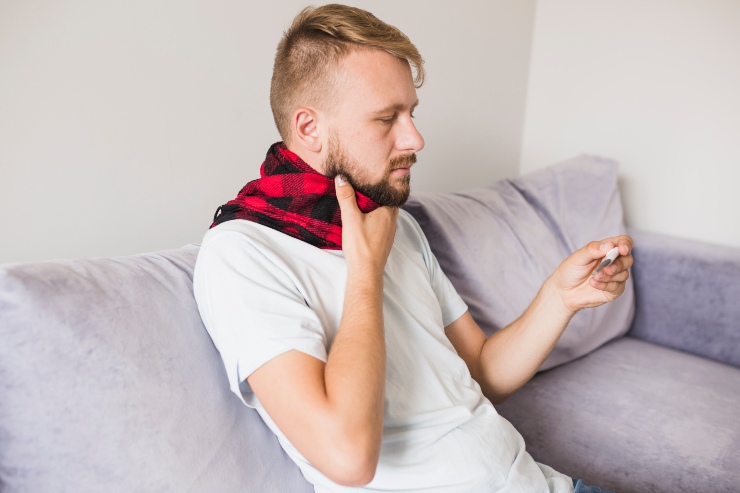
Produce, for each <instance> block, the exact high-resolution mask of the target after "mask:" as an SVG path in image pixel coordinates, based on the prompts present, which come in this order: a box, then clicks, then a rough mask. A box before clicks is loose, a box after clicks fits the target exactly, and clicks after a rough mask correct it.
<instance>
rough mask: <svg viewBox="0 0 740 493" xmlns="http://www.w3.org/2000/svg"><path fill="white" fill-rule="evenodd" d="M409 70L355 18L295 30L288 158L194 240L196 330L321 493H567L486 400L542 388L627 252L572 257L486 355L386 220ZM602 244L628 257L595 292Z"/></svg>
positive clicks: (399, 176) (416, 237)
mask: <svg viewBox="0 0 740 493" xmlns="http://www.w3.org/2000/svg"><path fill="white" fill-rule="evenodd" d="M422 63H423V61H422V58H421V56H420V55H419V53H418V51H417V50H416V48H415V47H414V45H413V44H411V42H410V41H409V40H408V38H407V37H406V36H405V35H404V34H403V33H401V32H400V31H399V30H397V29H396V28H394V27H392V26H389V25H387V24H385V23H383V22H381V21H380V20H378V19H376V18H375V17H374V16H372V15H371V14H370V13H368V12H365V11H362V10H360V9H355V8H350V7H344V6H339V5H327V6H324V7H319V8H315V9H313V8H308V9H306V10H304V11H303V12H301V13H300V14H299V15H298V16H297V17H296V19H295V20H294V22H293V24H292V26H291V27H290V28H289V29H288V31H287V32H286V33H285V35H284V36H283V39H282V41H281V42H280V44H279V46H278V51H277V55H276V58H275V67H274V73H273V79H272V87H271V97H270V99H271V105H272V109H273V114H274V116H275V122H276V124H277V127H278V130H279V131H280V134H281V136H282V138H283V141H284V142H283V143H278V144H275V145H273V146H272V147H271V148H270V151H269V152H268V155H267V158H266V160H265V162H264V164H263V166H262V169H261V178H260V179H258V180H255V181H253V182H250V183H249V184H247V185H246V186H245V187H244V188H243V189H242V190H241V192H240V193H239V195H238V196H237V198H236V199H234V200H232V201H230V202H228V203H227V204H225V205H224V206H222V207H220V208H219V210H218V211H217V215H216V218H215V221H214V224H213V226H212V229H211V230H210V231H209V232H208V233H207V234H206V235H205V238H204V240H203V244H202V247H201V250H200V253H199V257H198V261H197V264H196V270H195V279H194V285H195V294H196V299H197V301H198V305H199V309H200V311H201V315H202V317H203V320H204V322H205V325H206V327H207V328H208V331H209V333H210V334H211V337H212V338H213V341H214V343H215V344H216V347H217V348H218V349H219V351H220V352H221V355H222V358H223V360H224V365H225V367H226V370H227V373H228V376H229V380H230V383H231V388H232V390H233V391H234V392H235V393H236V394H237V395H238V396H240V397H241V398H242V399H243V400H244V402H245V404H246V405H248V406H251V407H254V408H255V409H257V411H258V412H259V413H260V415H261V416H262V418H263V419H264V421H265V422H266V423H267V425H268V426H269V427H270V428H271V429H272V431H273V432H274V433H275V434H276V435H277V436H278V438H279V440H280V443H281V445H282V446H283V448H284V449H285V450H286V452H287V453H288V454H289V455H290V457H291V458H292V459H293V460H294V461H295V462H296V463H297V464H298V466H299V467H300V468H301V470H302V472H303V474H304V476H305V477H306V478H307V479H308V480H309V481H310V482H311V483H313V484H314V485H315V488H316V491H319V492H325V491H327V492H328V491H332V492H335V491H350V489H351V490H352V491H357V489H356V488H352V487H358V486H362V487H361V488H359V491H418V492H421V491H435V492H441V491H445V492H468V491H470V492H479V491H480V492H483V491H486V492H488V491H511V492H513V491H517V492H570V491H573V482H572V481H571V478H569V477H567V476H565V475H562V474H560V473H558V472H556V471H554V470H552V469H551V468H549V467H547V466H544V465H540V464H537V463H536V462H534V460H533V459H532V458H531V456H529V454H528V453H527V452H526V451H525V448H524V443H523V440H522V438H521V436H520V435H519V434H518V432H517V431H516V430H515V429H514V428H513V427H512V426H511V424H509V423H508V421H506V420H505V419H503V418H501V417H500V416H499V415H498V414H497V413H496V411H495V409H494V407H493V406H492V404H491V402H494V403H496V402H500V401H502V400H504V399H505V398H506V397H507V396H509V395H511V394H512V393H513V392H515V391H516V390H517V389H518V388H520V387H521V386H522V385H523V384H524V383H525V382H526V381H528V380H529V379H530V378H531V377H532V376H533V375H534V374H535V372H536V371H537V369H538V368H539V367H540V366H541V364H542V363H543V361H544V360H545V358H546V357H547V355H548V354H549V353H550V351H551V350H552V348H553V347H554V346H555V344H556V342H557V340H558V338H559V337H560V335H561V334H562V332H563V331H564V330H565V327H566V325H567V324H568V321H569V320H570V318H571V317H572V316H573V314H574V313H575V312H576V311H578V310H580V309H583V308H587V307H592V306H598V305H600V304H603V303H605V302H608V301H611V300H613V299H614V298H616V297H617V296H619V295H620V294H621V293H622V292H623V290H624V284H625V281H626V280H627V277H628V272H627V269H628V268H629V267H630V266H631V264H632V258H631V256H630V255H629V253H630V250H631V248H632V242H631V240H630V238H628V237H618V238H610V239H606V240H602V241H601V242H593V243H591V244H589V245H587V246H585V247H584V248H582V249H581V250H579V251H577V252H575V253H574V254H573V255H571V256H570V257H569V258H568V259H566V260H565V261H564V262H563V263H562V264H561V265H560V266H559V267H558V269H557V270H556V271H555V273H554V274H553V275H552V277H550V279H548V280H547V281H546V282H545V284H544V285H543V286H542V289H541V290H540V292H539V294H538V295H537V297H536V298H535V300H534V301H533V303H532V305H531V306H530V307H529V308H528V309H527V311H526V312H525V313H524V314H523V315H522V316H521V317H520V318H519V319H518V320H516V321H515V322H513V323H512V324H511V325H510V326H508V327H506V328H505V329H503V330H501V331H499V332H498V333H496V334H495V335H493V336H492V337H490V338H488V339H486V337H485V335H484V334H483V332H482V331H481V329H480V328H479V327H478V326H477V324H476V323H475V321H473V319H472V318H471V316H470V314H469V313H468V312H467V307H466V306H465V303H464V302H463V301H462V299H461V298H460V296H459V295H458V294H457V293H456V292H455V290H454V288H453V287H452V285H451V284H450V282H449V281H448V280H447V278H446V277H445V275H444V273H443V272H442V271H441V270H440V268H439V265H438V264H437V261H436V259H435V258H434V255H433V254H432V252H431V250H430V249H429V245H428V243H427V241H426V239H425V237H424V235H423V233H422V231H421V229H420V228H419V226H418V224H416V222H415V221H414V220H413V218H412V217H411V216H410V215H409V214H408V213H406V212H405V211H399V209H398V207H399V206H400V205H402V204H403V203H404V201H405V200H406V198H407V197H408V194H409V180H410V172H411V167H412V166H413V165H414V163H415V161H416V153H417V152H418V151H420V150H421V149H422V148H423V146H424V140H423V139H422V137H421V135H420V134H419V132H418V131H417V130H416V127H415V126H414V123H413V120H412V118H413V112H414V108H415V107H416V105H417V104H418V99H417V96H416V88H417V87H418V86H420V85H421V84H422V82H423V79H424V71H423V66H422ZM412 66H413V67H414V69H415V76H414V73H413V72H412V68H411V67H412ZM614 246H618V247H619V251H620V253H621V254H622V256H621V257H619V259H618V260H617V261H616V262H615V263H614V264H612V266H609V267H607V268H606V269H604V271H602V273H600V274H598V275H597V276H596V277H595V278H592V277H591V275H592V273H593V272H594V269H595V267H596V265H597V264H598V263H599V260H601V259H602V258H603V257H604V255H605V253H606V251H607V250H609V249H611V248H612V247H614ZM486 397H487V398H486Z"/></svg>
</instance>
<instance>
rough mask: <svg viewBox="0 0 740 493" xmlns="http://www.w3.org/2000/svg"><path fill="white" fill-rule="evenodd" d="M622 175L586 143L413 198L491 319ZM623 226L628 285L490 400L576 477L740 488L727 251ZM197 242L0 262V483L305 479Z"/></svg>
mask: <svg viewBox="0 0 740 493" xmlns="http://www.w3.org/2000/svg"><path fill="white" fill-rule="evenodd" d="M616 176H617V175H616V164H614V163H611V162H609V161H606V160H600V159H598V158H592V157H588V156H582V157H580V158H578V159H575V160H573V161H572V162H569V163H564V164H561V165H558V166H555V167H553V168H551V169H548V170H545V171H543V172H539V173H535V174H533V175H526V176H523V177H520V178H517V179H515V180H505V181H502V182H498V183H496V184H493V185H492V186H491V187H486V188H484V189H480V190H476V191H470V192H466V193H461V194H427V195H414V196H413V198H412V200H410V202H409V204H408V205H407V210H408V211H410V212H411V213H412V214H413V215H414V216H415V217H416V218H417V220H418V221H419V223H420V224H421V225H422V227H423V228H424V229H425V232H426V233H427V236H428V238H429V241H430V244H431V246H432V248H433V250H434V251H435V254H436V255H437V257H438V258H439V260H440V263H441V264H442V266H443V268H444V269H445V272H447V273H448V276H449V277H450V279H451V280H452V281H453V283H454V284H455V285H456V287H457V288H458V290H459V291H460V292H461V294H462V295H463V297H464V298H465V299H466V301H467V302H468V304H469V306H470V309H471V312H472V313H473V315H474V316H475V317H476V318H477V319H478V321H479V323H480V324H481V326H482V327H483V328H484V329H485V330H486V331H487V332H491V331H493V330H496V329H497V328H498V327H500V326H501V325H503V324H505V323H506V322H507V318H511V316H512V315H511V314H516V313H517V312H518V311H519V310H521V309H522V308H521V305H522V303H524V304H526V302H527V299H531V297H533V296H534V292H532V288H531V286H537V285H538V284H539V283H541V282H542V280H543V276H546V273H547V272H549V271H550V269H552V267H553V265H552V264H553V263H554V262H557V261H559V259H561V258H563V256H564V254H563V253H564V252H565V253H567V252H568V250H572V249H573V245H577V244H579V243H580V242H581V240H582V238H599V237H601V236H594V235H603V234H605V233H606V231H605V230H607V229H608V230H609V231H616V230H619V229H620V228H623V225H621V226H620V224H621V221H622V218H621V204H620V203H619V194H618V191H617V190H616V183H617V180H616ZM617 232H620V231H617ZM630 233H631V234H632V235H633V237H634V238H635V245H636V246H635V249H634V257H635V264H634V267H633V269H632V274H633V276H632V277H633V279H634V284H630V286H629V289H628V291H627V292H626V293H625V295H624V296H623V297H622V298H620V300H622V301H620V302H619V303H616V302H615V303H614V304H610V305H613V306H605V307H601V308H598V309H595V310H592V311H589V312H581V313H579V314H578V316H577V317H576V319H574V321H573V326H572V327H569V329H568V330H567V331H566V335H564V336H563V339H562V340H561V345H559V347H558V348H557V349H556V351H555V352H554V353H553V356H552V357H551V358H550V359H548V362H547V363H546V365H545V368H547V369H546V370H545V371H543V372H541V373H539V374H538V375H537V376H535V378H534V379H532V380H531V381H530V382H529V383H528V384H527V385H525V387H524V388H523V389H522V390H521V391H519V392H518V393H517V394H516V395H514V396H513V397H512V398H511V399H509V400H508V401H507V402H506V403H504V404H503V405H500V406H498V407H497V408H498V410H499V412H500V413H501V414H502V415H504V416H505V417H506V418H507V419H509V420H510V421H511V422H512V423H513V424H514V425H515V426H516V427H517V429H519V430H520V432H521V433H522V434H523V436H524V438H525V440H526V443H527V445H528V448H529V450H530V452H531V454H532V455H533V456H534V457H535V459H537V460H538V461H540V462H543V463H546V464H549V465H551V466H553V467H555V468H556V469H558V470H560V471H563V472H564V473H566V474H569V475H572V476H575V477H581V478H584V479H585V480H586V481H587V482H588V483H596V484H600V485H602V486H605V487H609V488H613V489H616V490H617V491H619V492H652V491H655V492H678V491H686V492H704V491H707V492H709V491H711V492H731V491H740V453H738V451H737V450H735V449H736V445H737V444H740V369H739V368H738V366H740V250H738V249H732V248H724V247H719V246H712V245H705V244H700V243H696V242H692V241H686V240H679V239H676V238H669V237H665V236H660V235H657V234H653V233H648V232H638V231H631V232H630ZM512 245H513V246H512ZM197 252H198V248H197V246H194V245H189V246H186V247H183V248H180V249H176V250H171V251H166V252H156V253H148V254H141V255H135V256H129V257H119V258H95V259H83V260H70V261H50V262H38V263H30V264H15V265H4V266H1V267H0V337H2V339H1V341H2V342H1V343H0V492H2V493H16V492H33V493H44V492H75V493H79V492H87V491H89V492H99V491H105V492H119V491H120V492H133V491H136V492H149V491H151V492H160V491H161V492H169V491H172V492H186V491H187V492H224V493H225V492H237V491H238V492H246V491H254V492H291V493H294V492H307V491H312V488H311V487H310V485H308V484H307V483H306V482H305V480H304V479H303V477H302V476H301V474H300V472H299V471H298V469H297V467H296V466H294V465H293V464H292V463H291V462H290V460H289V459H288V458H287V456H286V455H285V454H284V453H283V452H282V450H281V448H280V446H279V444H278V443H277V440H276V439H275V438H274V436H273V435H272V434H271V432H270V431H269V430H268V429H267V427H266V426H265V425H264V424H263V423H262V421H261V420H260V418H259V416H258V415H257V414H256V413H255V412H254V411H253V410H251V409H249V408H246V407H245V406H244V405H243V404H241V402H240V401H239V399H238V398H237V397H236V396H235V395H233V394H231V393H230V391H229V386H228V383H227V380H226V375H225V372H224V369H223V366H222V364H221V360H220V358H219V356H218V353H217V351H216V350H215V348H214V347H213V345H212V343H211V341H210V339H209V337H208V334H207V332H206V330H205V328H204V327H203V325H202V323H201V320H200V317H199V315H198V310H197V306H196V304H195V301H194V299H193V296H192V272H193V265H194V263H195V260H196V256H197ZM471 262H472V263H471ZM555 265H556V264H555ZM535 292H536V290H535ZM502 314H503V315H502ZM494 445H495V444H494Z"/></svg>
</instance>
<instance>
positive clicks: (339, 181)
mask: <svg viewBox="0 0 740 493" xmlns="http://www.w3.org/2000/svg"><path fill="white" fill-rule="evenodd" d="M334 182H335V183H336V184H337V185H339V186H340V187H343V186H344V185H346V184H347V182H346V181H344V177H342V175H337V176H335V177H334Z"/></svg>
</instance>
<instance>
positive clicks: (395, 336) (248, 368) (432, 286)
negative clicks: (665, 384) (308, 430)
mask: <svg viewBox="0 0 740 493" xmlns="http://www.w3.org/2000/svg"><path fill="white" fill-rule="evenodd" d="M346 278H347V271H346V263H345V260H344V256H343V254H342V252H341V251H332V250H321V249H319V248H316V247H314V246H311V245H309V244H308V243H305V242H303V241H301V240H298V239H295V238H292V237H289V236H287V235H285V234H282V233H279V232H277V231H275V230H273V229H270V228H268V227H265V226H262V225H260V224H256V223H253V222H249V221H245V220H232V221H228V222H225V223H222V224H220V225H218V226H216V227H215V228H213V229H211V230H209V231H208V233H206V235H205V237H204V239H203V244H202V246H201V248H200V252H199V254H198V260H197V263H196V266H195V274H194V290H195V297H196V300H197V302H198V307H199V310H200V313H201V316H202V318H203V321H204V323H205V326H206V328H207V329H208V331H209V333H210V335H211V338H212V339H213V341H214V343H215V345H216V347H217V348H218V350H219V351H220V353H221V357H222V358H223V361H224V365H225V367H226V372H227V374H228V378H229V381H230V385H231V389H232V391H233V392H234V393H235V394H236V395H238V396H239V397H241V398H242V399H243V401H244V402H245V404H246V405H248V406H250V407H254V408H256V409H257V411H258V412H259V413H260V415H261V416H262V418H263V419H264V421H265V423H266V424H267V425H268V426H269V427H270V429H272V431H273V432H274V433H275V434H276V435H277V437H278V439H279V441H280V444H281V445H282V447H283V448H284V449H285V451H286V452H287V453H288V455H289V456H290V457H291V458H292V459H293V460H294V461H295V462H296V464H298V466H299V467H300V469H301V471H302V472H303V474H304V476H305V477H306V479H307V480H308V481H309V482H311V483H312V484H314V485H315V490H316V491H317V492H319V493H324V492H349V491H353V492H357V491H396V492H400V491H403V492H435V493H437V492H450V493H463V492H494V491H495V492H522V493H535V492H541V493H545V492H548V493H555V492H557V493H565V492H568V493H569V492H572V491H573V483H572V481H571V479H570V478H569V477H568V476H565V475H563V474H560V473H558V472H556V471H554V470H553V469H551V468H549V467H547V466H544V465H540V464H537V463H536V462H535V461H534V460H533V459H532V457H531V456H530V455H529V454H528V453H527V452H526V451H525V449H524V441H523V439H522V437H521V435H520V434H519V433H518V432H517V431H516V430H515V429H514V427H513V426H512V425H511V424H510V423H509V422H508V421H506V420H505V419H504V418H502V417H501V416H499V415H498V413H497V412H496V411H495V409H494V407H493V405H492V404H491V403H490V401H488V400H487V399H486V398H485V397H484V396H483V394H482V392H481V389H480V387H479V386H478V383H477V382H476V381H475V380H473V379H472V378H471V376H470V372H469V371H468V368H467V366H466V365H465V362H464V361H463V360H462V359H461V358H460V357H459V356H458V354H457V352H456V351H455V348H454V347H453V346H452V344H451V343H450V341H449V339H447V337H446V336H445V333H444V328H445V327H446V326H447V325H449V324H450V323H452V322H454V321H455V320H456V319H457V318H459V317H460V316H461V315H463V314H464V313H465V311H466V310H467V306H466V305H465V303H464V302H463V300H462V299H461V298H460V296H459V295H458V294H457V292H456V291H455V289H454V288H453V287H452V285H451V284H450V282H449V280H448V279H447V277H446V276H445V275H444V273H443V272H442V270H441V269H440V267H439V264H438V263H437V260H436V259H435V257H434V255H433V254H432V252H431V250H430V248H429V244H428V243H427V240H426V238H425V236H424V234H423V232H422V231H421V228H420V227H419V225H418V224H417V223H416V221H415V220H414V219H413V218H412V217H411V215H409V214H408V213H407V212H405V211H401V212H400V214H399V216H398V225H397V229H396V237H395V241H394V244H393V248H392V250H391V253H390V255H389V257H388V261H387V263H386V267H385V276H384V292H383V320H384V325H385V340H386V360H387V362H386V388H385V392H386V395H385V414H384V421H383V426H384V428H383V443H382V447H381V452H380V460H379V463H378V468H377V470H376V473H375V477H374V479H373V480H372V481H371V482H370V483H369V484H368V485H366V486H364V487H362V488H349V487H343V486H340V485H337V484H335V483H334V482H332V481H331V480H329V479H328V478H327V477H326V476H324V475H323V474H322V473H320V472H319V471H318V470H317V469H315V468H314V467H313V466H312V465H311V464H310V463H309V462H308V461H307V460H306V459H305V458H304V457H303V456H302V455H301V454H300V452H298V450H296V449H295V447H293V446H292V444H291V443H290V442H289V441H288V439H287V438H286V437H285V435H283V433H282V432H281V431H280V429H279V428H278V427H277V426H276V425H275V423H274V422H273V421H272V420H271V419H270V417H269V416H268V415H267V413H266V412H265V410H264V408H262V406H261V405H260V402H259V400H258V399H257V397H256V396H255V395H254V394H253V393H252V391H251V389H250V387H249V384H248V383H247V382H246V378H247V377H248V376H249V375H250V374H251V373H252V372H253V371H255V370H256V369H257V368H259V367H260V366H261V365H263V364H264V363H266V362H267V361H269V360H271V359H272V358H274V357H276V356H278V355H280V354H282V353H284V352H287V351H290V350H292V349H296V350H298V351H302V352H304V353H306V354H309V355H311V356H314V357H316V358H318V359H320V360H322V361H326V359H327V354H328V353H329V351H330V350H331V345H332V342H333V340H334V337H335V335H336V333H337V330H338V328H339V322H340V319H341V316H342V307H343V302H344V292H345V285H346Z"/></svg>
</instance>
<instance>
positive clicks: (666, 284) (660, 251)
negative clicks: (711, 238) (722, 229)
mask: <svg viewBox="0 0 740 493" xmlns="http://www.w3.org/2000/svg"><path fill="white" fill-rule="evenodd" d="M631 234H633V235H634V238H635V242H636V243H635V244H636V247H635V253H634V257H635V268H634V269H633V271H634V279H635V290H636V291H637V294H638V296H639V302H638V303H637V312H636V315H635V322H634V325H633V327H632V330H631V331H630V335H631V336H633V337H637V338H640V339H643V340H646V341H650V342H655V343H657V344H660V345H663V346H668V347H672V348H675V349H680V350H682V351H688V352H690V353H694V354H699V355H701V356H706V357H707V358H711V359H715V360H717V361H722V362H724V363H727V364H730V365H735V366H738V367H740V249H738V248H731V247H723V246H719V245H710V244H706V243H701V242H697V241H691V240H685V239H679V238H673V237H670V236H665V235H659V234H656V233H649V232H645V231H631ZM739 412H740V410H739Z"/></svg>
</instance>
